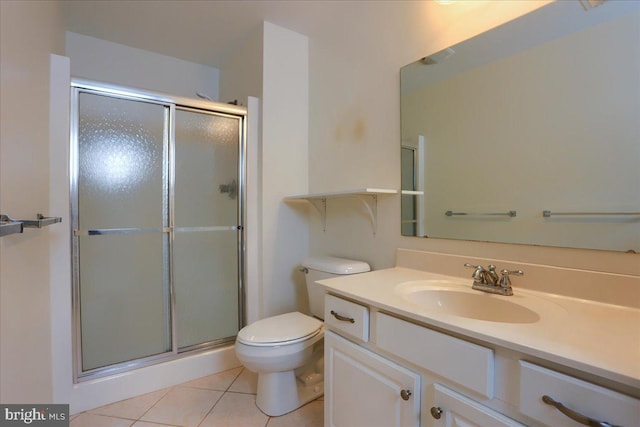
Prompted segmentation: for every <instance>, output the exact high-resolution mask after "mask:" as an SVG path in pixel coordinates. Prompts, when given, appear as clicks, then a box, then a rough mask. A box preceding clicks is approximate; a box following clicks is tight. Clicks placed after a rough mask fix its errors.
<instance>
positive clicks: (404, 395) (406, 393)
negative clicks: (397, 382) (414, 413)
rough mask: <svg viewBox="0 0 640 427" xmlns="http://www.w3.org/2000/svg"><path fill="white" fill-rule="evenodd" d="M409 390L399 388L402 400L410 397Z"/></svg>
mask: <svg viewBox="0 0 640 427" xmlns="http://www.w3.org/2000/svg"><path fill="white" fill-rule="evenodd" d="M411 394H412V393H411V390H400V397H401V398H402V400H409V398H411Z"/></svg>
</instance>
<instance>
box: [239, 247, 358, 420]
mask: <svg viewBox="0 0 640 427" xmlns="http://www.w3.org/2000/svg"><path fill="white" fill-rule="evenodd" d="M302 266H303V267H304V268H303V270H302V271H304V272H305V274H306V282H307V291H308V294H309V308H310V310H311V314H313V316H314V317H311V316H307V315H306V314H302V313H299V312H297V311H296V312H292V313H285V314H280V315H278V316H273V317H268V318H265V319H262V320H258V321H257V322H254V323H252V324H250V325H248V326H245V327H244V328H242V329H241V330H240V332H238V336H237V338H236V345H235V350H236V355H237V357H238V360H239V361H240V362H241V363H242V364H243V365H244V367H245V368H247V369H249V370H250V371H253V372H257V373H258V392H257V395H256V405H257V406H258V408H260V410H261V411H262V412H264V413H265V414H267V415H270V416H279V415H283V414H286V413H288V412H291V411H293V410H295V409H297V408H299V407H300V406H302V405H304V404H305V403H307V402H310V401H312V400H314V399H316V398H317V397H319V396H321V395H322V394H323V392H324V359H323V349H324V347H323V338H324V325H323V323H322V319H323V317H324V292H323V290H322V288H321V287H320V286H318V285H316V284H315V281H316V280H322V279H328V278H331V277H339V276H343V275H346V274H357V273H364V272H367V271H369V270H370V267H369V264H367V263H366V262H362V261H354V260H349V259H343V258H335V257H312V258H308V259H307V260H305V262H304V263H303V264H302Z"/></svg>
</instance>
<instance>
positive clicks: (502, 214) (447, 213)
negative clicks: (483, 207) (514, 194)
mask: <svg viewBox="0 0 640 427" xmlns="http://www.w3.org/2000/svg"><path fill="white" fill-rule="evenodd" d="M444 214H445V215H446V216H454V215H495V216H510V217H511V218H513V217H514V216H516V211H509V212H453V211H446V212H445V213H444Z"/></svg>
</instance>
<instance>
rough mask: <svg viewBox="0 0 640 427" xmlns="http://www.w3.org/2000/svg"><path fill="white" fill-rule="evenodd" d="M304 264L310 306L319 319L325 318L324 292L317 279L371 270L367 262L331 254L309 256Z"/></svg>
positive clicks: (312, 312)
mask: <svg viewBox="0 0 640 427" xmlns="http://www.w3.org/2000/svg"><path fill="white" fill-rule="evenodd" d="M302 266H303V267H305V268H306V281H307V293H308V294H309V308H310V309H311V314H313V315H314V316H315V317H317V318H319V319H324V292H323V289H322V288H321V287H320V286H318V285H317V284H316V283H315V282H316V280H322V279H330V278H332V277H340V276H345V275H347V274H358V273H365V272H367V271H370V270H371V267H369V264H367V263H366V262H363V261H356V260H352V259H345V258H336V257H329V256H323V257H311V258H307V259H306V260H305V261H304V262H303V263H302Z"/></svg>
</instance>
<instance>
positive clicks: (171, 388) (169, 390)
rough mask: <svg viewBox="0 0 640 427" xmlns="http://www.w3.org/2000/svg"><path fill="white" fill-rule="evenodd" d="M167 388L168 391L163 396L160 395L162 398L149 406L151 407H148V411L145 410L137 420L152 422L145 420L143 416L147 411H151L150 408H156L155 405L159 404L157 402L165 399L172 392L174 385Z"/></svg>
mask: <svg viewBox="0 0 640 427" xmlns="http://www.w3.org/2000/svg"><path fill="white" fill-rule="evenodd" d="M166 390H167V391H166V392H165V393H164V394H163V395H162V396H160V398H159V399H158V400H156V402H155V403H154V404H153V405H151V406H149V409H147V410H146V411H144V413H143V414H142V415H140V418H138V419H137V420H136V421H142V422H151V421H144V420H143V419H142V417H144V416H145V415H147V413H149V411H150V410H152V409H153V408H155V406H156V405H157V404H158V403H159V402H160V401H161V400H162V399H164V398H165V397H167V395H168V394H169V393H170V392H171V390H173V387H167V388H166Z"/></svg>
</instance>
